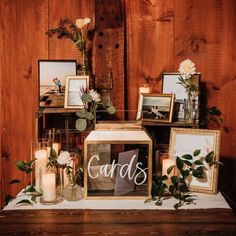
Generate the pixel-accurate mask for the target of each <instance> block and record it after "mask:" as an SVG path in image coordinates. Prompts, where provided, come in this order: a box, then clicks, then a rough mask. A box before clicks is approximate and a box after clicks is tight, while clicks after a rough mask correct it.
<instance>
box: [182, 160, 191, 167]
mask: <svg viewBox="0 0 236 236" xmlns="http://www.w3.org/2000/svg"><path fill="white" fill-rule="evenodd" d="M183 162H184V164H186V165H187V166H192V162H190V161H187V160H183Z"/></svg>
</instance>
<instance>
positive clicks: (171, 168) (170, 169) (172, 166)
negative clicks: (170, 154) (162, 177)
mask: <svg viewBox="0 0 236 236" xmlns="http://www.w3.org/2000/svg"><path fill="white" fill-rule="evenodd" d="M174 167H175V165H171V166H169V168H168V169H167V174H168V175H169V174H170V173H171V171H172V170H173V169H174Z"/></svg>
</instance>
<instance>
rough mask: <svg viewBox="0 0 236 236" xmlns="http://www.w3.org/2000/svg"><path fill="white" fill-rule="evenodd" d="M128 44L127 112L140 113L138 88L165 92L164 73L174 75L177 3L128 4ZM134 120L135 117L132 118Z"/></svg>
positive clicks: (130, 2) (142, 2) (126, 2)
mask: <svg viewBox="0 0 236 236" xmlns="http://www.w3.org/2000/svg"><path fill="white" fill-rule="evenodd" d="M125 12H126V40H127V45H126V46H127V83H126V93H127V100H126V103H127V108H128V110H137V106H138V86H139V85H140V84H143V83H148V84H149V86H150V87H151V89H152V92H153V93H157V92H159V93H160V92H161V79H162V73H163V72H164V71H173V70H174V68H173V64H174V57H173V53H174V43H173V38H174V31H173V29H174V5H173V1H169V0H167V1H158V0H154V1H146V0H142V1H125ZM132 118H133V117H132Z"/></svg>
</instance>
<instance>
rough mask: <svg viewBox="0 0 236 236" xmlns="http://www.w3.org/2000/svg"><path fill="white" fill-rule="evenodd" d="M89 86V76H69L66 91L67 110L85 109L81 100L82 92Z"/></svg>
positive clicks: (65, 104)
mask: <svg viewBox="0 0 236 236" xmlns="http://www.w3.org/2000/svg"><path fill="white" fill-rule="evenodd" d="M88 86H89V76H87V75H84V76H67V77H66V89H65V103H64V107H65V108H82V107H84V105H83V102H82V100H81V95H82V91H83V90H85V89H86V88H88Z"/></svg>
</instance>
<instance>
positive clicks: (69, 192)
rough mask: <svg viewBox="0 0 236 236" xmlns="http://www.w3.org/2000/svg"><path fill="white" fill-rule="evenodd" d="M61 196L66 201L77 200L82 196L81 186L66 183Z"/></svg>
mask: <svg viewBox="0 0 236 236" xmlns="http://www.w3.org/2000/svg"><path fill="white" fill-rule="evenodd" d="M63 196H64V198H65V199H66V200H67V201H78V200H81V199H82V198H83V192H82V188H81V187H80V186H79V185H78V184H71V183H70V184H67V185H66V186H65V187H64V191H63Z"/></svg>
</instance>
